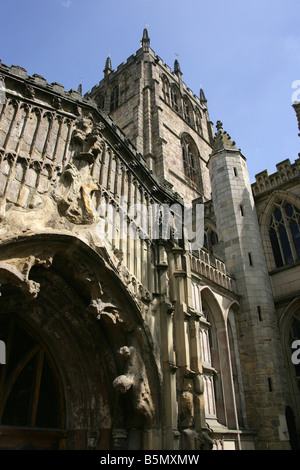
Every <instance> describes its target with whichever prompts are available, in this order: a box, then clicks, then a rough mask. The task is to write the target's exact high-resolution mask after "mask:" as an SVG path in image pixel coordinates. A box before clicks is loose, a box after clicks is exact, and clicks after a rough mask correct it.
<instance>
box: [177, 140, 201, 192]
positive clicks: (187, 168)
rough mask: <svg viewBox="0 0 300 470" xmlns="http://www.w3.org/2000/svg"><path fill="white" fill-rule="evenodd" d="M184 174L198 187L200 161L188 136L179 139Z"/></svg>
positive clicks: (195, 148) (199, 181) (199, 182)
mask: <svg viewBox="0 0 300 470" xmlns="http://www.w3.org/2000/svg"><path fill="white" fill-rule="evenodd" d="M181 148H182V158H183V168H184V174H185V176H186V177H187V178H189V180H190V181H191V182H193V183H194V184H196V185H197V186H200V184H201V179H200V159H199V154H198V150H197V147H196V145H195V144H194V142H193V141H192V139H190V138H189V137H188V136H183V137H182V139H181Z"/></svg>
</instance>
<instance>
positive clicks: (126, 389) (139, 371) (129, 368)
mask: <svg viewBox="0 0 300 470" xmlns="http://www.w3.org/2000/svg"><path fill="white" fill-rule="evenodd" d="M118 354H119V355H120V356H121V357H122V358H124V361H125V370H124V374H123V375H119V376H118V377H116V379H115V380H114V382H113V386H114V388H115V389H116V390H117V391H119V392H120V393H128V394H130V398H131V401H132V404H133V406H134V408H135V410H137V411H139V412H140V413H142V414H143V415H144V416H145V418H146V420H147V422H148V423H150V422H151V421H152V420H153V416H154V407H153V402H152V397H151V392H150V387H149V384H148V379H147V375H146V371H145V366H144V363H143V361H142V359H141V357H140V354H139V352H138V351H137V349H136V348H135V347H133V346H129V347H128V346H123V347H122V348H120V349H119V351H118Z"/></svg>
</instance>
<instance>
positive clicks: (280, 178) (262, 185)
mask: <svg viewBox="0 0 300 470" xmlns="http://www.w3.org/2000/svg"><path fill="white" fill-rule="evenodd" d="M276 168H277V171H276V172H275V173H272V174H271V175H270V174H269V172H268V170H264V171H261V172H260V173H258V174H257V175H255V178H256V182H255V183H253V184H252V191H253V194H254V196H258V195H260V194H262V193H265V192H267V191H270V190H274V189H275V188H277V187H279V186H281V185H283V184H285V183H287V182H289V181H291V180H292V179H294V178H296V177H299V175H300V158H297V159H296V160H295V162H294V163H293V164H292V163H291V162H290V160H289V159H288V158H287V159H286V160H283V161H282V162H280V163H277V165H276Z"/></svg>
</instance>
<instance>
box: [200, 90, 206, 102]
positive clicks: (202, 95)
mask: <svg viewBox="0 0 300 470" xmlns="http://www.w3.org/2000/svg"><path fill="white" fill-rule="evenodd" d="M200 101H203V102H206V101H207V99H206V98H205V94H204V91H203V89H202V88H200Z"/></svg>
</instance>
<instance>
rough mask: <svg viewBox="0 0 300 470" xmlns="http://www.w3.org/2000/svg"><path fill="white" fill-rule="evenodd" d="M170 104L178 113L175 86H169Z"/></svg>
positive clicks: (177, 98)
mask: <svg viewBox="0 0 300 470" xmlns="http://www.w3.org/2000/svg"><path fill="white" fill-rule="evenodd" d="M171 106H172V108H173V109H175V111H177V113H179V93H178V92H177V90H176V88H175V86H172V87H171Z"/></svg>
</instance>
